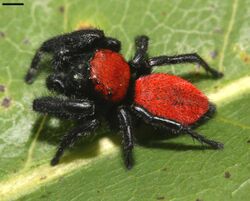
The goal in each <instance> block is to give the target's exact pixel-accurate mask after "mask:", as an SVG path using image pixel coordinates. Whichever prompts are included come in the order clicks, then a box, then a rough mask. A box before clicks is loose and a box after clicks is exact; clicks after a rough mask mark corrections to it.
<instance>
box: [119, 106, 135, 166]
mask: <svg viewBox="0 0 250 201" xmlns="http://www.w3.org/2000/svg"><path fill="white" fill-rule="evenodd" d="M118 118H119V123H120V128H121V130H122V134H123V135H122V136H123V142H122V144H123V153H124V163H125V166H126V168H127V169H131V168H132V166H133V157H132V150H133V148H134V136H133V128H132V120H131V115H130V112H129V110H128V108H127V107H126V106H120V107H119V108H118Z"/></svg>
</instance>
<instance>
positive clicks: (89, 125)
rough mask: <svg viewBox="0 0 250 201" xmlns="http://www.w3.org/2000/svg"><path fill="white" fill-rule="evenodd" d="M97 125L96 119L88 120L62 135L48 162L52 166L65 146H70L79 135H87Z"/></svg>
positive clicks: (56, 162) (60, 155)
mask: <svg viewBox="0 0 250 201" xmlns="http://www.w3.org/2000/svg"><path fill="white" fill-rule="evenodd" d="M98 125H99V122H98V121H97V120H95V119H94V120H88V121H85V122H83V123H81V124H80V125H78V126H77V127H75V128H74V129H72V130H71V131H69V132H68V133H67V134H66V135H64V136H63V138H62V140H61V142H60V144H59V147H58V149H57V152H56V154H55V156H54V158H53V159H52V160H51V163H50V164H51V165H53V166H54V165H56V164H58V162H59V160H60V158H61V157H62V155H63V152H64V150H65V149H66V148H68V147H70V146H72V145H73V144H74V143H75V142H76V141H77V140H78V139H79V138H80V137H87V136H88V135H89V134H90V132H93V131H94V130H95V129H96V128H97V127H98Z"/></svg>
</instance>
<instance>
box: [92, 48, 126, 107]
mask: <svg viewBox="0 0 250 201" xmlns="http://www.w3.org/2000/svg"><path fill="white" fill-rule="evenodd" d="M90 78H91V79H92V82H93V84H94V88H95V90H96V91H97V92H98V93H100V94H102V95H103V97H104V98H105V99H106V100H109V101H112V102H119V101H121V100H122V99H123V98H124V97H125V96H126V93H127V90H128V86H129V80H130V68H129V65H128V63H127V62H126V61H125V60H124V58H123V57H122V55H120V54H119V53H117V52H113V51H111V50H106V49H100V50H98V51H96V53H95V55H94V57H93V59H92V60H91V61H90Z"/></svg>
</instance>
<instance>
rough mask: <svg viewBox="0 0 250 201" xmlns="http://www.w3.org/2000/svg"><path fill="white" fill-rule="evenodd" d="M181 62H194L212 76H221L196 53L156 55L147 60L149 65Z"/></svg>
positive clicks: (221, 74)
mask: <svg viewBox="0 0 250 201" xmlns="http://www.w3.org/2000/svg"><path fill="white" fill-rule="evenodd" d="M182 63H196V64H199V65H200V66H201V67H203V68H204V69H205V70H206V71H207V72H209V73H210V74H211V75H212V76H213V77H214V78H221V77H222V76H223V73H221V72H219V71H217V70H215V69H213V68H211V67H210V66H209V65H208V64H207V62H205V61H204V60H203V59H202V58H201V57H200V56H199V55H198V54H197V53H191V54H182V55H176V56H165V55H164V56H158V57H152V58H150V59H149V60H148V64H149V67H154V66H163V65H172V64H182Z"/></svg>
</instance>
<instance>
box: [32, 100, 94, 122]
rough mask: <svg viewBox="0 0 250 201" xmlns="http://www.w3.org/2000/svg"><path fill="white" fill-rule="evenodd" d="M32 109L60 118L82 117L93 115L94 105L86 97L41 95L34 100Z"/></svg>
mask: <svg viewBox="0 0 250 201" xmlns="http://www.w3.org/2000/svg"><path fill="white" fill-rule="evenodd" d="M33 110H35V111H37V112H40V113H44V114H49V115H52V116H55V117H58V118H62V119H83V118H85V117H87V116H93V115H94V113H95V105H94V103H93V102H92V101H89V100H87V99H62V98H54V97H41V98H37V99H35V100H34V102H33Z"/></svg>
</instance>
